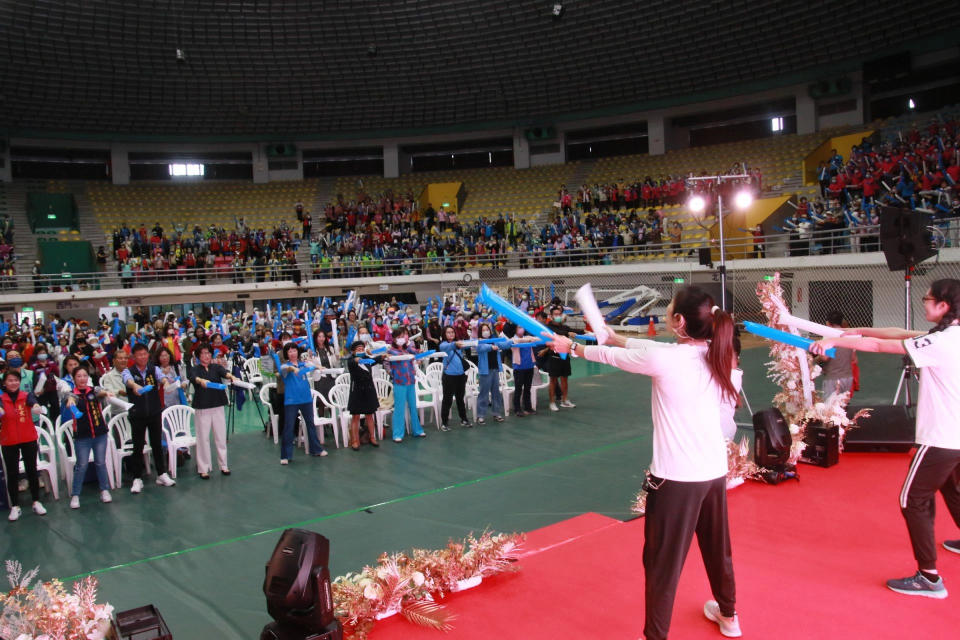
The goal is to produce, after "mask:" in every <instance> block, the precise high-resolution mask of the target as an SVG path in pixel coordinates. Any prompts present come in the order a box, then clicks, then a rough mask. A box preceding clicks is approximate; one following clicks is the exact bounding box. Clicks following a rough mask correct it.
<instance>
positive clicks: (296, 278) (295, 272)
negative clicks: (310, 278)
mask: <svg viewBox="0 0 960 640" xmlns="http://www.w3.org/2000/svg"><path fill="white" fill-rule="evenodd" d="M290 278H291V279H292V280H293V284H295V285H297V286H298V287H299V286H300V282H301V280H302V278H303V275H302V274H301V273H300V267H292V269H291V271H290Z"/></svg>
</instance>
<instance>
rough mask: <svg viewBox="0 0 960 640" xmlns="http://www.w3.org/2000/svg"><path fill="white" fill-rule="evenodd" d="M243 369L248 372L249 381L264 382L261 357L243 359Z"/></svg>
mask: <svg viewBox="0 0 960 640" xmlns="http://www.w3.org/2000/svg"><path fill="white" fill-rule="evenodd" d="M243 370H244V371H245V372H246V373H247V381H248V382H251V383H253V384H263V371H261V370H260V358H257V357H253V358H247V359H246V360H244V361H243Z"/></svg>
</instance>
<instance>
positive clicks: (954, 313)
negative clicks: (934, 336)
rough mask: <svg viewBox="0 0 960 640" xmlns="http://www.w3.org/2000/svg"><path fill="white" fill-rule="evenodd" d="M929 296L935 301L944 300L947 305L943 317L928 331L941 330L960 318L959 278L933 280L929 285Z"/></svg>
mask: <svg viewBox="0 0 960 640" xmlns="http://www.w3.org/2000/svg"><path fill="white" fill-rule="evenodd" d="M930 296H931V297H932V298H933V299H934V300H935V301H936V302H946V303H947V306H948V307H949V309H947V312H946V313H945V314H943V317H942V318H940V322H938V323H937V326H935V327H934V328H933V329H930V333H936V332H938V331H943V330H944V329H946V328H947V327H949V326H950V325H951V324H953V323H954V322H955V321H957V320H958V319H960V280H954V279H953V278H943V279H941V280H935V281H934V282H933V284H931V285H930Z"/></svg>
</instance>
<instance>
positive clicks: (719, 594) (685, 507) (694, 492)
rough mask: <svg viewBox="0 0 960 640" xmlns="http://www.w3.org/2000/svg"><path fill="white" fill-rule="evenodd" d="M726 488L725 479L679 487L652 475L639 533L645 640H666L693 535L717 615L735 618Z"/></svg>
mask: <svg viewBox="0 0 960 640" xmlns="http://www.w3.org/2000/svg"><path fill="white" fill-rule="evenodd" d="M726 484H727V483H726V478H717V479H715V480H708V481H706V482H678V481H675V480H661V479H660V478H656V477H654V476H651V478H650V482H649V483H648V485H647V510H646V516H645V517H644V520H645V522H644V529H643V531H644V538H645V540H644V544H643V569H644V574H645V581H646V621H645V623H644V627H643V633H644V636H645V637H646V640H665V639H666V637H667V633H668V632H669V630H670V618H671V617H672V615H673V600H674V597H675V596H676V593H677V582H678V581H679V580H680V571H681V570H682V569H683V563H684V561H685V560H686V558H687V552H688V551H689V550H690V543H691V542H692V541H693V535H694V534H696V535H697V544H698V545H699V546H700V553H701V555H702V556H703V564H704V567H705V568H706V570H707V577H708V578H709V580H710V589H711V591H712V592H713V597H714V599H715V600H716V601H717V602H718V603H719V604H720V612H721V613H722V614H723V615H725V616H732V615H733V614H734V613H736V586H735V584H734V580H733V557H732V555H731V551H730V528H729V526H728V523H727V486H726ZM657 486H658V488H654V487H657Z"/></svg>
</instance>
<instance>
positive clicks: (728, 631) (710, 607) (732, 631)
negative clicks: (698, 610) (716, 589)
mask: <svg viewBox="0 0 960 640" xmlns="http://www.w3.org/2000/svg"><path fill="white" fill-rule="evenodd" d="M703 615H705V616H706V617H707V620H710V621H712V622H716V623H717V626H718V627H720V633H721V635H724V636H726V637H728V638H739V637H740V636H742V635H743V632H741V631H740V619H739V618H738V617H737V614H733V617H732V618H727V617H725V616H724V615H723V614H721V613H720V605H719V604H717V601H716V600H707V602H706V603H705V604H704V605H703Z"/></svg>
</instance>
